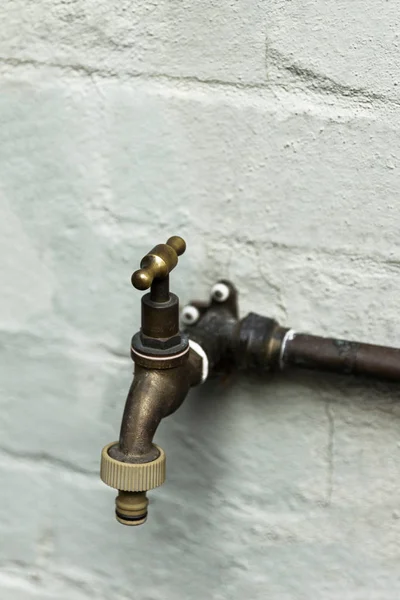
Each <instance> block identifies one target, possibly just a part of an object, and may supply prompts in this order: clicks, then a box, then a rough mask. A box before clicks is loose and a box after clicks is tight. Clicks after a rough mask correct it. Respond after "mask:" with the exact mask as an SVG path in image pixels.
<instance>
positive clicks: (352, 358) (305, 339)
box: [282, 333, 400, 381]
mask: <svg viewBox="0 0 400 600" xmlns="http://www.w3.org/2000/svg"><path fill="white" fill-rule="evenodd" d="M282 363H283V365H287V366H293V367H300V368H304V369H316V370H322V371H333V372H336V373H345V374H354V375H367V376H370V377H378V378H381V379H391V380H393V381H400V349H398V348H388V347H386V346H375V345H372V344H361V343H359V342H350V341H347V340H340V339H335V338H324V337H318V336H314V335H306V334H303V333H297V334H293V336H292V337H291V338H289V339H287V341H286V343H285V346H284V348H283V352H282Z"/></svg>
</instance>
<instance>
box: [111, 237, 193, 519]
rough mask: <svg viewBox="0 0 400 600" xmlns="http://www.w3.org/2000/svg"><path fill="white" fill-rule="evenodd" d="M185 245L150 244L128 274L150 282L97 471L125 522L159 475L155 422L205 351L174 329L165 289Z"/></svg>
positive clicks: (161, 457)
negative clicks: (114, 423)
mask: <svg viewBox="0 0 400 600" xmlns="http://www.w3.org/2000/svg"><path fill="white" fill-rule="evenodd" d="M185 247H186V245H185V242H184V241H183V240H182V239H181V238H178V237H173V238H170V239H169V240H168V242H167V243H166V244H159V245H158V246H156V247H155V248H153V250H151V251H150V252H149V254H147V255H146V256H145V257H144V258H143V260H142V261H141V269H140V270H139V271H136V272H135V273H134V274H133V275H132V284H133V285H134V287H136V288H138V289H147V288H148V287H150V286H151V291H150V292H149V293H148V294H145V295H144V296H143V297H142V324H141V329H140V331H139V332H138V333H136V334H135V335H134V336H133V338H132V344H131V356H132V359H133V361H134V363H135V372H134V378H133V381H132V385H131V387H130V389H129V392H128V397H127V399H126V404H125V410H124V414H123V417H122V423H121V431H120V437H119V441H118V442H115V443H112V444H109V445H107V446H106V447H105V448H103V452H102V463H101V471H100V474H101V478H102V479H103V481H104V482H105V483H106V484H108V485H110V486H111V487H114V488H116V489H118V491H119V493H118V497H117V499H116V516H117V520H118V521H120V522H121V523H123V524H125V525H140V524H142V523H144V522H145V521H146V518H147V505H148V501H147V497H146V492H147V491H148V490H150V489H153V488H154V487H157V486H159V485H161V484H162V483H164V480H165V453H164V451H163V450H162V449H161V448H160V447H159V446H157V445H156V444H154V442H153V438H154V435H155V433H156V430H157V427H158V426H159V424H160V422H161V420H162V419H163V418H165V417H167V416H168V415H170V414H172V413H173V412H174V411H175V410H176V409H177V408H179V406H180V405H181V404H182V402H183V401H184V400H185V398H186V396H187V393H188V391H189V389H190V387H191V386H193V385H197V384H199V383H201V381H202V375H203V360H204V356H205V355H203V356H202V355H201V354H200V355H199V354H198V353H197V352H196V350H194V349H193V348H191V347H190V344H189V339H188V336H187V335H186V334H184V333H182V332H180V330H179V299H178V297H177V296H176V295H175V294H172V293H170V291H169V272H170V271H171V270H172V269H173V268H174V267H175V266H176V264H177V262H178V256H179V255H180V254H182V253H183V252H184V250H185Z"/></svg>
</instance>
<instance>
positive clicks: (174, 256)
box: [132, 235, 186, 290]
mask: <svg viewBox="0 0 400 600" xmlns="http://www.w3.org/2000/svg"><path fill="white" fill-rule="evenodd" d="M185 250H186V242H185V240H183V239H182V238H181V237H179V236H177V235H174V236H172V237H170V238H169V240H167V243H166V244H158V245H157V246H155V247H154V248H153V249H152V250H150V252H149V253H148V254H146V256H144V257H143V258H142V261H141V263H140V267H141V268H140V269H139V270H138V271H135V272H134V273H133V275H132V285H133V286H134V287H135V288H137V289H138V290H147V289H148V288H149V287H150V286H151V285H152V283H153V281H154V279H164V278H165V277H168V275H169V274H170V272H171V271H172V269H174V268H175V267H176V265H177V264H178V256H181V255H182V254H183V253H184V252H185Z"/></svg>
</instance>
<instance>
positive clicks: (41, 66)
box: [0, 0, 400, 600]
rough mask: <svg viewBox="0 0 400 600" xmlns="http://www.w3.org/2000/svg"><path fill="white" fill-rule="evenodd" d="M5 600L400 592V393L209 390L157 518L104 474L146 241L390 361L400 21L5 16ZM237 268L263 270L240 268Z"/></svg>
mask: <svg viewBox="0 0 400 600" xmlns="http://www.w3.org/2000/svg"><path fill="white" fill-rule="evenodd" d="M0 23H1V26H0V27H1V36H0V57H1V58H0V194H1V205H0V206H1V213H0V244H1V246H2V247H1V300H0V330H1V331H0V341H1V345H0V365H1V379H0V385H1V394H0V404H1V413H0V414H1V419H0V479H1V482H2V483H1V489H0V597H1V599H2V600H9V599H11V598H12V599H13V600H33V599H40V600H50V599H60V600H88V599H94V598H95V599H96V600H110V599H115V600H128V599H129V600H131V599H132V600H133V599H134V600H177V599H182V600H208V599H210V600H239V599H241V598H249V599H251V600H265V599H266V598H268V600H286V599H287V600H292V599H293V600H294V599H296V600H297V599H299V600H302V599H304V600H310V599H312V600H313V599H316V600H321V599H322V600H339V599H340V600H398V598H399V595H400V571H399V561H400V422H399V418H400V409H399V406H398V405H396V401H398V400H399V399H400V397H399V391H398V388H397V387H396V386H390V387H388V386H386V385H383V384H382V385H371V384H369V383H368V384H366V383H365V382H359V381H355V380H351V381H347V380H345V379H341V378H339V379H337V378H334V377H331V378H329V379H325V378H323V377H317V376H315V375H307V374H291V375H287V376H282V377H278V378H276V379H275V380H274V381H271V382H263V383H262V382H260V381H258V380H255V379H252V378H241V377H233V378H231V379H230V380H228V381H223V382H214V383H208V384H206V385H205V386H204V387H203V388H202V389H200V390H198V391H196V392H193V393H192V394H191V395H190V397H189V399H188V401H187V402H186V404H185V405H184V406H183V407H182V408H181V409H180V410H179V411H178V412H177V413H176V414H175V415H174V416H172V417H170V418H169V419H168V420H166V421H165V422H164V423H163V425H162V426H161V428H160V431H159V433H158V435H157V441H158V442H159V443H160V444H161V445H162V446H163V447H164V448H165V449H166V451H167V456H168V464H169V473H168V482H167V484H166V485H165V486H163V487H162V488H161V489H160V490H158V491H155V492H153V494H152V495H151V498H152V504H151V513H150V518H149V521H148V523H147V524H146V525H145V526H144V527H142V528H138V529H137V530H132V529H130V528H124V527H122V526H120V525H118V524H117V523H116V522H115V521H114V517H113V501H114V492H113V491H112V490H110V489H108V488H106V487H105V486H104V485H103V484H102V483H101V482H100V481H99V477H98V465H99V454H100V449H101V447H102V446H103V445H104V444H105V443H107V442H109V441H111V440H113V439H115V438H116V437H117V435H118V426H119V422H120V417H121V412H122V407H123V404H124V400H125V394H126V392H127V389H128V385H129V383H130V378H131V370H132V366H131V362H130V359H129V356H128V348H129V340H130V336H131V334H132V333H133V332H134V331H135V330H136V329H137V327H138V318H139V294H138V292H136V291H135V290H133V289H132V288H131V286H130V283H129V279H130V274H131V272H132V270H133V269H134V268H135V267H136V265H137V262H138V259H139V258H140V257H141V256H142V255H143V253H144V252H146V251H147V250H148V249H149V248H150V247H151V245H152V244H153V243H155V242H159V241H164V240H165V239H166V237H168V236H169V235H171V234H180V235H183V236H184V237H185V238H186V239H187V242H188V251H187V254H186V255H185V256H184V257H183V258H182V260H181V263H180V267H179V270H177V271H176V272H175V274H174V276H173V286H174V289H175V291H177V292H178V293H179V294H180V295H181V298H182V300H183V301H184V302H185V301H187V300H189V299H190V298H191V297H193V296H195V297H202V296H204V297H205V296H207V294H208V293H209V289H210V286H211V285H212V283H213V282H214V281H215V279H216V278H218V277H220V276H227V277H230V278H231V279H232V280H233V281H234V282H235V283H236V284H237V285H238V287H239V289H240V292H241V309H242V312H243V314H244V313H246V311H248V310H251V309H253V310H258V311H259V312H262V313H264V314H268V315H270V316H275V317H277V318H278V319H280V320H281V322H282V323H284V324H288V325H290V326H293V327H295V328H297V329H299V330H300V329H303V330H308V331H311V332H313V333H320V334H324V333H331V334H335V335H340V336H349V337H352V338H355V339H357V338H361V339H365V340H367V341H375V342H376V343H384V344H393V345H399V343H400V326H399V324H398V306H399V285H400V239H399V226H400V216H399V192H400V171H399V161H400V147H399V129H400V80H399V68H398V67H399V31H400V28H399V25H400V22H399V11H398V6H397V3H396V2H394V1H393V0H392V1H387V2H383V1H381V2H376V0H352V1H351V2H350V1H349V0H337V1H336V2H327V1H326V0H308V1H307V2H304V0H291V1H288V0H287V1H286V2H285V1H283V0H264V1H262V0H259V1H255V0H235V1H234V0H230V1H229V2H216V1H215V0H214V1H213V0H204V1H203V2H193V1H189V0H180V1H179V0H171V1H164V2H156V1H154V2H153V1H148V0H147V1H145V0H136V2H132V1H127V0H119V1H116V0H114V1H112V2H105V1H104V0H101V1H99V0H56V1H54V0H41V2H26V1H24V0H3V1H2V2H1V5H0ZM244 274H245V275H246V277H245V278H244V277H243V275H244Z"/></svg>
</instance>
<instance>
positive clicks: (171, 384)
mask: <svg viewBox="0 0 400 600" xmlns="http://www.w3.org/2000/svg"><path fill="white" fill-rule="evenodd" d="M186 354H187V356H186V357H185V361H184V362H183V363H181V364H180V365H179V366H177V367H172V368H169V369H155V368H146V367H143V366H141V365H138V364H136V366H135V375H134V378H133V382H132V385H131V387H130V389H129V392H128V396H127V399H126V404H125V410H124V414H123V417H122V423H121V431H120V438H119V444H118V445H117V446H114V447H112V448H111V449H110V451H109V454H110V456H112V457H113V458H114V459H115V460H119V461H121V462H128V463H129V462H130V463H149V462H151V461H153V460H156V458H157V457H158V456H159V454H160V452H159V450H158V448H157V446H155V445H154V444H153V438H154V435H155V433H156V430H157V428H158V426H159V424H160V422H161V420H162V419H164V418H165V417H167V416H169V415H170V414H172V413H174V412H175V411H176V410H177V409H178V408H179V407H180V406H181V404H182V402H183V401H184V400H185V398H186V396H187V393H188V391H189V389H190V387H191V386H192V385H196V384H198V383H200V377H201V358H200V357H199V355H198V354H197V353H196V352H194V351H193V350H189V349H188V351H187V352H186Z"/></svg>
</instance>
